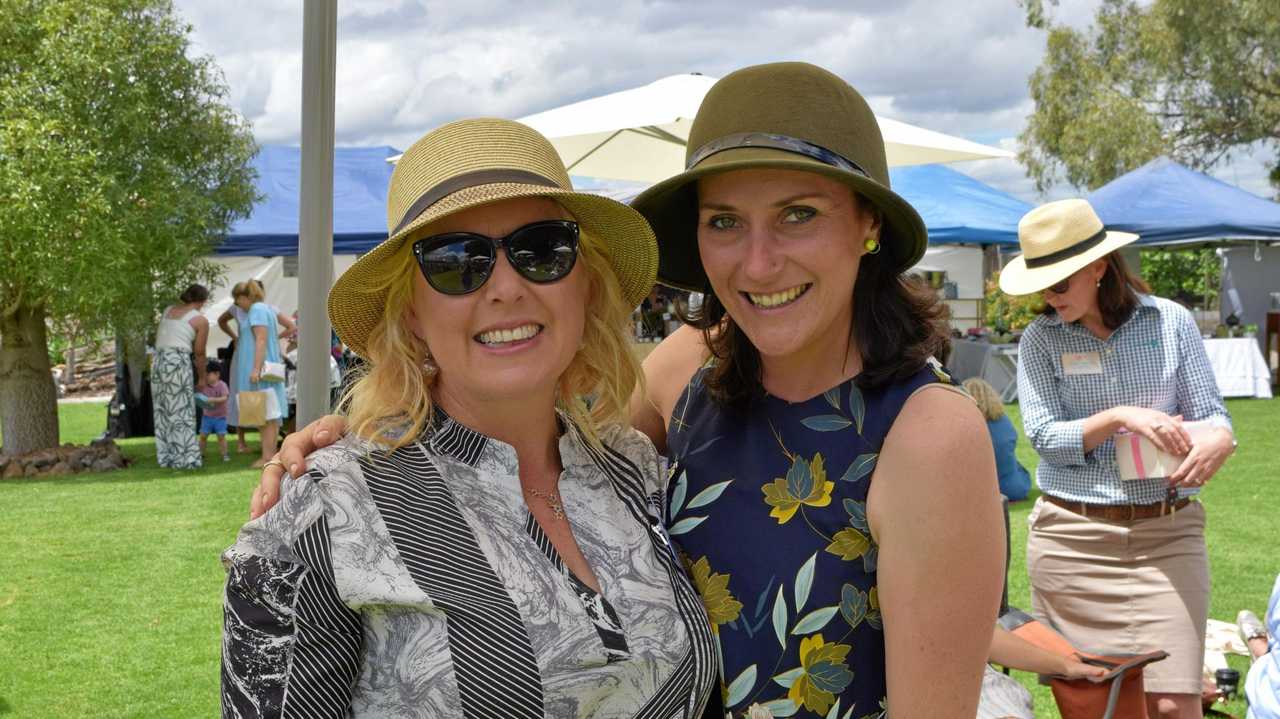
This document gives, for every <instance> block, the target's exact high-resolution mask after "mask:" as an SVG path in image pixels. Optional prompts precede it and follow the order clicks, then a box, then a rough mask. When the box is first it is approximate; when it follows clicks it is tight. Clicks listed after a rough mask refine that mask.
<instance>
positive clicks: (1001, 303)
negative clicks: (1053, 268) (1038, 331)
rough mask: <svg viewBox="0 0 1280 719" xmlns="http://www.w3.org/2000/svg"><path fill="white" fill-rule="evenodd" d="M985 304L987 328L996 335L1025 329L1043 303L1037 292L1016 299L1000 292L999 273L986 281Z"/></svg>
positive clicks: (1040, 309) (1037, 313)
mask: <svg viewBox="0 0 1280 719" xmlns="http://www.w3.org/2000/svg"><path fill="white" fill-rule="evenodd" d="M985 304H986V310H985V315H984V319H985V321H986V325H987V328H988V329H990V330H991V331H992V332H995V333H998V334H1004V333H1006V332H1013V331H1015V330H1023V329H1026V327H1027V325H1029V324H1031V321H1032V320H1034V319H1035V318H1036V317H1039V316H1040V312H1041V311H1042V310H1043V309H1044V301H1043V300H1042V299H1040V293H1038V292H1037V293H1034V294H1030V295H1021V296H1018V297H1013V296H1011V295H1007V294H1005V293H1004V292H1001V291H1000V273H999V272H996V273H994V274H992V275H991V278H990V279H989V280H987V287H986V303H985Z"/></svg>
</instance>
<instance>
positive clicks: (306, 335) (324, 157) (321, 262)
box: [297, 0, 338, 427]
mask: <svg viewBox="0 0 1280 719" xmlns="http://www.w3.org/2000/svg"><path fill="white" fill-rule="evenodd" d="M337 28H338V5H337V0H306V4H305V6H304V9H303V20H302V177H301V198H300V199H301V207H300V209H299V215H300V216H299V218H298V220H299V221H298V230H299V231H298V316H299V322H298V324H299V326H300V331H299V332H298V335H299V337H298V341H299V347H298V418H297V420H298V426H299V427H301V426H302V425H303V424H306V423H308V422H311V421H312V420H314V419H316V418H317V417H320V416H321V415H323V414H325V413H327V412H328V411H329V332H330V329H329V315H328V313H327V312H326V311H325V297H326V295H328V293H329V287H330V285H332V284H333V136H334V130H333V124H334V120H333V114H334V112H333V105H334V85H335V73H336V60H337V44H338V43H337Z"/></svg>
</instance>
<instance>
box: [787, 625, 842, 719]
mask: <svg viewBox="0 0 1280 719" xmlns="http://www.w3.org/2000/svg"><path fill="white" fill-rule="evenodd" d="M851 648H852V647H850V646H849V645H848V644H837V643H836V642H831V643H827V642H824V641H823V639H822V635H821V634H814V635H812V636H809V637H805V638H804V639H801V640H800V667H801V669H803V670H804V673H802V674H801V675H800V676H799V677H798V678H796V681H795V683H794V684H792V685H791V689H790V690H789V691H788V692H787V698H788V699H790V700H791V701H793V702H795V703H796V705H797V706H803V707H806V708H808V709H809V711H812V712H816V713H817V714H819V715H823V714H826V713H827V710H828V709H830V708H831V704H832V703H833V702H835V700H836V696H835V695H836V694H839V693H840V692H842V691H844V690H845V688H847V687H848V686H849V683H850V682H852V681H853V672H852V671H850V670H849V665H847V664H845V657H846V656H848V654H849V650H850V649H851Z"/></svg>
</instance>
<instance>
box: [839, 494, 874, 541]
mask: <svg viewBox="0 0 1280 719" xmlns="http://www.w3.org/2000/svg"><path fill="white" fill-rule="evenodd" d="M844 511H846V512H848V513H849V524H850V525H851V526H852V527H853V528H854V529H856V530H858V531H859V532H862V533H863V534H870V533H871V527H869V526H868V525H867V505H866V503H865V502H857V501H854V500H852V499H846V500H844Z"/></svg>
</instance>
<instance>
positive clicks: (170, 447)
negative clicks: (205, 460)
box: [151, 348, 201, 469]
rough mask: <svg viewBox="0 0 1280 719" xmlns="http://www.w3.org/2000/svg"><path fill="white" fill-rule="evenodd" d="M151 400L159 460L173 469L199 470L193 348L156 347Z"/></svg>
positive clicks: (162, 464)
mask: <svg viewBox="0 0 1280 719" xmlns="http://www.w3.org/2000/svg"><path fill="white" fill-rule="evenodd" d="M151 403H152V410H151V411H152V417H153V418H154V420H155V433H156V461H157V462H158V463H159V464H160V466H161V467H169V468H171V469H198V468H199V467H200V464H201V457H200V443H199V442H198V441H197V440H196V390H195V374H194V372H193V371H192V368H191V353H190V352H189V351H186V350H180V349H169V348H166V349H159V350H156V354H155V359H153V360H152V363H151Z"/></svg>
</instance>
